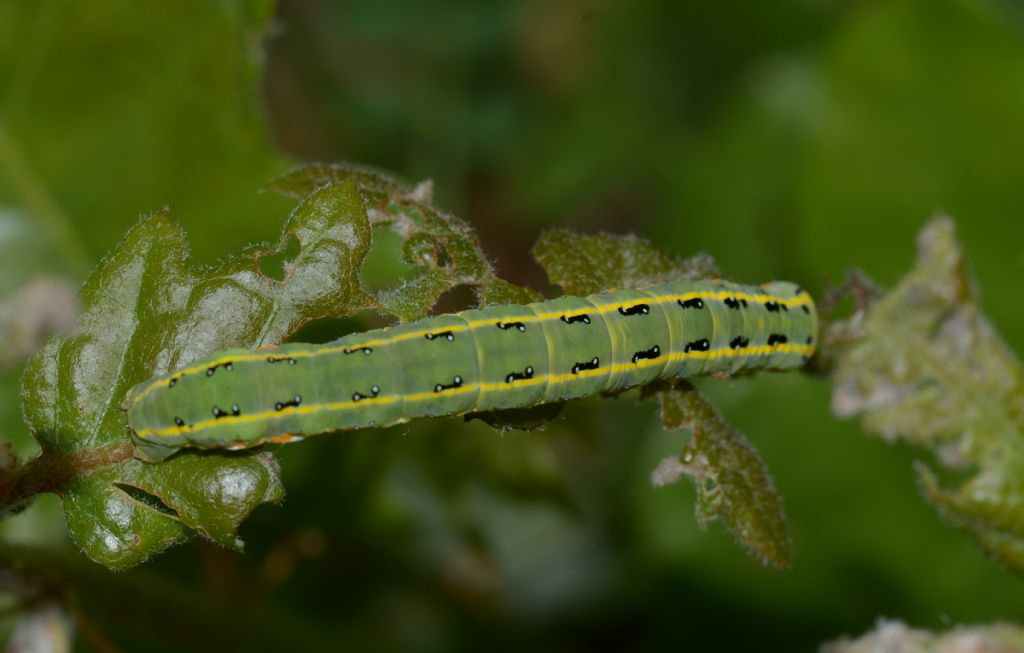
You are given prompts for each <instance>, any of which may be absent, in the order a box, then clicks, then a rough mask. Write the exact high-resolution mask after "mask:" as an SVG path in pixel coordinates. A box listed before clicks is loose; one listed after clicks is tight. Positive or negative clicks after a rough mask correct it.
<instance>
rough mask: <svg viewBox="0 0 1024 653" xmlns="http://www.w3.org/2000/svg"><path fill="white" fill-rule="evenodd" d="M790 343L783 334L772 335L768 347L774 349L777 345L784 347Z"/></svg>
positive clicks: (769, 337)
mask: <svg viewBox="0 0 1024 653" xmlns="http://www.w3.org/2000/svg"><path fill="white" fill-rule="evenodd" d="M787 342H789V338H787V337H786V336H785V335H783V334H781V333H772V334H770V335H769V336H768V346H769V347H774V346H775V345H784V344H786V343H787Z"/></svg>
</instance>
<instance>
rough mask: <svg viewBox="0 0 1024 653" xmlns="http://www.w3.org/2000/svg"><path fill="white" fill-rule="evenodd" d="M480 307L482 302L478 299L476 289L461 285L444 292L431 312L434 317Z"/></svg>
mask: <svg viewBox="0 0 1024 653" xmlns="http://www.w3.org/2000/svg"><path fill="white" fill-rule="evenodd" d="M479 305H480V300H479V298H478V297H477V294H476V288H475V287H474V286H467V285H465V284H461V285H458V286H455V287H453V288H450V289H448V290H446V291H444V293H443V294H442V295H441V296H440V297H438V298H437V303H435V304H434V309H433V311H431V312H432V313H433V314H434V315H441V314H443V313H458V312H459V311H465V310H469V309H471V308H476V307H477V306H479Z"/></svg>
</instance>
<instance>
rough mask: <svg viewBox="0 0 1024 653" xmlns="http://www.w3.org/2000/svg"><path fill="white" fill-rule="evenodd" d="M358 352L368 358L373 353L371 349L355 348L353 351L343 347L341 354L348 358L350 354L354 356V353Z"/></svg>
mask: <svg viewBox="0 0 1024 653" xmlns="http://www.w3.org/2000/svg"><path fill="white" fill-rule="evenodd" d="M360 351H361V352H363V353H364V354H366V355H367V356H369V355H370V354H372V353H373V347H356V348H355V349H349V348H348V347H345V348H344V349H342V350H341V353H343V354H345V355H346V356H348V355H350V354H355V353H356V352H360Z"/></svg>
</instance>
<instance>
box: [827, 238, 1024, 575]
mask: <svg viewBox="0 0 1024 653" xmlns="http://www.w3.org/2000/svg"><path fill="white" fill-rule="evenodd" d="M918 248H919V255H918V261H917V265H916V266H915V268H914V269H913V270H912V271H911V272H910V273H909V274H907V276H906V277H904V278H903V279H902V280H901V281H900V282H899V283H898V284H897V285H896V287H895V288H893V289H892V290H891V291H889V292H888V293H887V294H886V295H885V296H884V297H882V298H881V299H880V300H879V301H878V302H877V303H875V304H874V305H873V306H871V307H870V309H869V310H868V311H867V312H866V313H864V314H856V315H854V316H853V317H852V318H850V320H848V321H847V322H844V323H840V324H838V325H836V326H835V327H834V328H835V329H840V330H842V331H844V332H845V333H847V334H849V333H851V332H855V333H856V334H857V336H858V337H857V338H856V339H855V340H853V342H852V343H851V344H849V345H848V346H847V347H846V348H844V349H842V350H840V351H839V352H838V353H837V356H836V358H837V366H836V371H835V387H834V392H833V409H834V411H835V412H836V414H838V415H840V416H853V415H859V416H860V417H861V419H862V421H863V423H864V427H865V428H866V429H867V430H869V431H871V432H873V433H876V434H878V435H879V436H881V437H883V438H886V439H889V440H896V439H902V440H906V441H908V442H912V443H913V444H915V445H918V446H920V447H923V448H926V449H928V450H930V451H931V452H932V453H933V454H934V459H935V463H934V464H933V465H931V466H929V465H926V464H923V463H922V464H919V465H918V474H919V479H920V481H921V485H922V488H923V490H924V493H925V495H926V496H927V497H928V499H929V500H931V501H932V502H933V503H934V504H935V505H936V506H937V507H938V509H939V512H940V513H941V514H942V515H943V517H944V518H945V519H946V520H947V521H949V522H950V523H952V524H953V525H954V526H956V527H958V528H960V529H963V530H965V531H966V532H968V533H970V534H971V535H972V536H973V537H974V538H975V540H976V541H977V543H978V545H979V546H980V547H981V548H982V549H983V550H984V551H985V552H986V553H987V554H989V555H990V556H992V557H993V558H994V559H996V560H998V561H999V562H1001V563H1002V564H1004V565H1006V566H1008V567H1009V568H1011V569H1013V570H1014V571H1016V572H1017V573H1018V574H1024V512H1022V511H1021V510H1020V506H1021V505H1022V503H1024V447H1022V446H1021V443H1022V442H1024V392H1022V387H1021V367H1020V361H1019V360H1018V359H1017V357H1016V355H1015V354H1014V353H1013V352H1012V351H1011V350H1010V349H1009V348H1008V347H1007V346H1006V345H1005V343H1003V341H1002V340H1001V339H1000V337H999V335H998V334H997V333H996V331H995V329H994V328H993V327H992V325H991V324H990V323H989V322H988V320H986V319H985V317H984V316H983V315H982V314H981V312H980V311H979V309H978V305H977V301H976V299H975V296H974V292H973V289H972V287H971V282H970V279H969V278H968V275H967V272H966V265H965V262H964V258H963V255H962V253H961V251H960V248H959V247H958V245H957V243H956V240H955V237H954V227H953V222H952V221H951V220H950V219H948V218H940V219H937V220H935V221H933V222H932V223H931V224H929V225H928V226H927V227H925V229H924V230H923V231H922V232H921V235H920V237H919V239H918Z"/></svg>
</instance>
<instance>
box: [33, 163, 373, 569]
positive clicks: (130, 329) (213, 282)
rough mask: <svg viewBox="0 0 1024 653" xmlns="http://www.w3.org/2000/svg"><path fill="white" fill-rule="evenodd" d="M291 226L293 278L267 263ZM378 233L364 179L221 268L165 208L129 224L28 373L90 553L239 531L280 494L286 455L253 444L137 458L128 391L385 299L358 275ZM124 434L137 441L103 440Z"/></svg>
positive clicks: (76, 526) (126, 553)
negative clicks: (366, 203)
mask: <svg viewBox="0 0 1024 653" xmlns="http://www.w3.org/2000/svg"><path fill="white" fill-rule="evenodd" d="M290 238H294V239H296V240H297V241H298V242H299V245H300V251H299V253H298V254H297V255H296V256H295V258H294V259H293V260H292V261H290V262H289V264H288V266H287V267H288V272H287V274H286V276H285V278H284V279H283V280H280V281H278V280H275V279H272V278H270V277H266V276H264V275H262V274H260V273H258V272H256V270H258V266H257V264H256V258H257V257H258V256H260V255H266V254H269V253H272V252H280V251H284V249H285V247H286V246H287V243H288V241H289V239H290ZM369 242H370V226H369V222H368V220H367V218H366V212H365V210H364V209H363V201H362V197H361V196H360V195H359V193H358V191H357V190H356V189H355V186H354V184H353V183H352V182H345V183H341V184H338V185H335V186H328V187H325V188H323V189H321V190H319V191H317V192H315V193H313V194H312V195H311V196H309V197H308V198H307V199H306V200H305V201H303V202H302V203H300V205H299V206H298V207H297V208H296V209H295V211H294V212H293V214H292V216H291V218H290V219H289V221H288V223H287V224H286V225H285V227H284V230H283V233H282V235H281V239H280V241H279V244H278V246H277V247H276V248H270V249H266V248H260V249H256V248H253V249H250V250H249V251H248V252H246V253H243V254H241V255H239V256H236V257H234V258H232V259H229V260H227V261H226V262H224V263H222V264H220V265H219V266H217V267H215V268H207V269H201V270H200V269H195V268H193V267H191V266H190V265H188V263H187V258H188V256H187V248H186V245H185V241H184V237H183V235H182V232H181V230H180V228H179V227H178V226H177V225H175V224H174V223H173V222H172V221H171V219H170V218H169V217H168V216H167V215H166V214H162V213H161V214H156V215H154V216H151V217H149V218H146V219H144V220H143V221H142V222H140V223H139V224H138V225H137V226H136V227H135V228H134V229H132V230H131V231H130V232H129V233H128V235H127V236H126V238H125V240H124V241H123V242H122V243H121V244H120V245H119V246H118V247H117V248H116V249H115V251H114V252H113V253H112V254H110V255H109V256H108V257H107V258H106V259H105V260H104V261H103V263H102V264H101V265H100V266H99V267H98V268H97V269H96V271H95V272H94V273H93V275H92V276H91V277H90V278H89V280H88V281H87V282H86V284H85V286H84V287H83V289H82V296H81V303H82V308H83V311H82V314H81V316H80V318H79V320H78V323H77V324H76V325H75V328H74V329H73V331H72V332H71V333H69V334H68V335H67V336H64V337H59V338H55V339H53V340H51V341H49V342H48V343H47V344H46V345H45V346H44V347H43V348H42V349H40V350H39V352H37V354H36V355H35V356H33V358H32V359H31V360H30V361H29V364H28V366H27V370H26V374H25V377H24V380H23V398H24V407H25V417H26V420H27V421H28V423H29V426H30V428H31V429H32V430H33V432H34V433H35V435H36V438H37V439H38V440H39V443H40V444H41V445H42V447H43V450H44V456H51V457H55V456H56V457H58V458H62V459H63V460H65V464H64V465H63V466H62V470H63V471H62V472H61V474H62V475H63V476H65V477H67V478H68V479H70V480H69V481H68V482H67V483H64V484H61V485H59V486H58V487H56V488H54V489H55V490H56V491H58V492H59V493H60V494H61V496H62V497H63V499H64V505H65V510H66V512H67V515H68V523H69V525H70V527H71V531H72V535H73V536H74V538H75V541H76V542H77V543H78V544H79V546H81V547H82V549H83V550H84V551H85V552H86V554H87V555H89V556H90V557H92V558H93V559H94V560H96V561H98V562H101V563H103V564H106V565H108V566H111V567H118V568H120V567H127V566H131V565H132V564H136V563H138V562H140V561H142V560H144V559H145V558H146V557H147V556H148V555H151V554H152V553H154V552H156V551H158V550H160V549H162V548H164V547H166V546H168V545H170V544H172V543H175V542H178V541H182V540H183V539H185V538H186V537H187V536H188V534H189V533H190V532H191V530H190V529H195V530H197V531H199V532H200V533H202V534H203V535H205V536H207V537H209V538H211V539H214V540H216V541H218V542H221V543H223V544H225V545H234V544H235V540H234V529H235V527H236V526H237V524H238V523H239V522H240V521H241V520H242V519H243V518H244V517H245V516H246V515H247V514H248V513H249V512H250V511H251V510H252V508H253V507H255V505H257V504H258V503H260V502H263V501H272V500H276V499H277V498H279V497H280V496H281V492H282V491H281V488H280V481H279V479H278V475H277V471H276V467H275V466H274V465H272V464H268V463H267V462H266V461H265V460H264V459H263V458H262V457H258V458H257V457H254V456H253V454H242V455H238V454H234V455H232V454H227V453H224V454H219V455H217V454H206V455H199V454H195V453H185V454H182V455H181V456H180V457H178V458H176V459H175V460H173V461H171V462H169V463H167V464H162V465H156V466H151V465H145V464H143V463H141V462H138V461H134V460H129V459H128V458H129V457H130V455H131V449H130V447H128V446H127V445H128V442H129V439H128V430H127V424H126V420H125V415H124V412H123V411H122V410H121V401H122V398H123V397H124V393H125V391H126V390H127V389H128V388H129V387H130V386H131V385H133V384H135V383H138V382H140V381H143V380H145V379H147V378H149V377H151V376H154V375H156V374H159V373H162V372H166V371H169V370H172V369H176V368H178V367H180V366H182V365H185V364H187V363H189V362H191V361H194V360H196V359H197V358H200V357H202V356H204V355H206V354H209V353H211V352H213V351H216V350H219V349H224V348H227V347H233V346H244V347H256V346H259V345H262V344H265V343H273V342H278V341H280V340H282V339H283V338H284V337H285V336H286V335H287V334H288V333H290V332H292V331H293V330H294V329H296V328H297V327H298V326H299V325H301V324H302V323H303V322H305V321H308V320H310V319H314V318H317V317H321V316H325V315H346V314H352V313H354V312H356V311H358V310H360V309H362V308H365V307H367V306H373V305H374V303H373V300H372V298H370V297H369V296H367V295H366V294H365V293H363V292H362V291H361V290H360V283H359V279H358V267H359V264H360V263H361V261H362V259H363V257H364V256H365V255H366V252H367V251H368V249H369ZM112 447H113V448H114V451H122V452H126V453H122V454H120V455H109V456H106V457H100V458H99V459H98V458H97V456H95V455H93V454H92V453H91V452H96V451H100V450H105V449H110V448H112ZM118 448H120V449H118ZM125 488H136V489H138V490H140V491H142V492H144V493H145V494H148V495H151V496H153V497H157V498H158V499H159V501H160V502H162V504H163V505H164V506H166V508H168V509H169V510H159V509H157V507H154V506H153V505H150V504H147V503H146V502H144V501H140V500H139V499H138V497H137V496H136V497H131V496H128V495H127V494H125Z"/></svg>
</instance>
